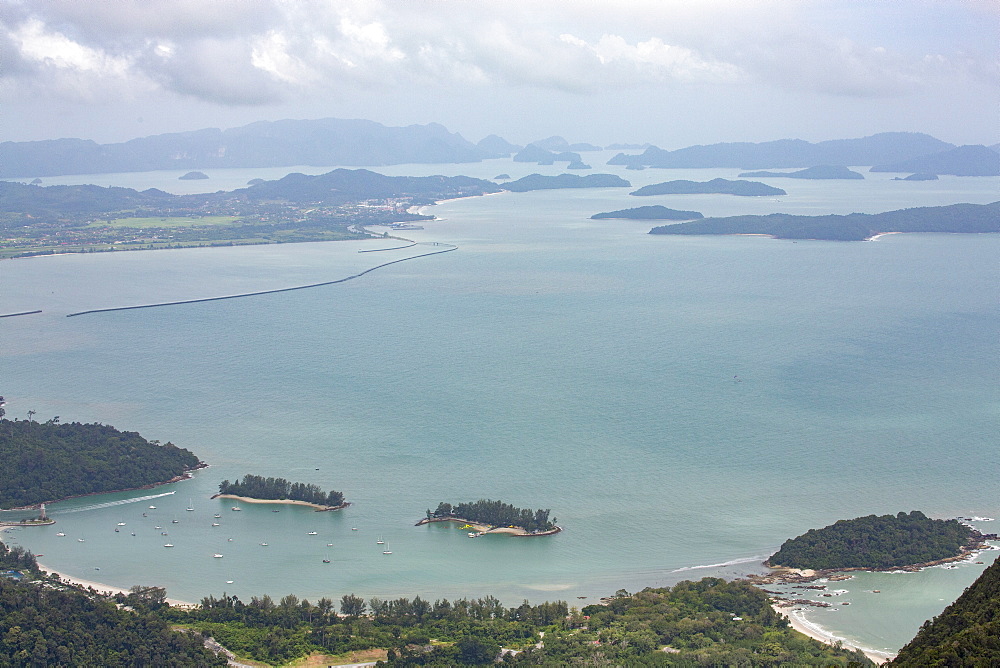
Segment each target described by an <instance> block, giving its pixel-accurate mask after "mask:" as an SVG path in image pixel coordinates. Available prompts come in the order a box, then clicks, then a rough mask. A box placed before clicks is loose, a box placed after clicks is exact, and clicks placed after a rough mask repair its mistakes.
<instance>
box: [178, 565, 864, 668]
mask: <svg viewBox="0 0 1000 668" xmlns="http://www.w3.org/2000/svg"><path fill="white" fill-rule="evenodd" d="M337 607H338V606H337V605H336V604H335V602H334V601H332V600H331V599H328V598H323V599H320V600H319V601H317V602H316V603H315V604H313V603H310V602H309V601H307V600H299V599H298V598H297V597H296V596H293V595H289V596H285V597H284V598H282V599H281V600H280V601H278V602H275V601H274V600H272V599H271V598H269V597H267V596H263V597H260V598H258V597H254V598H253V599H251V601H250V602H249V603H244V602H242V601H241V600H240V599H239V598H237V597H235V596H226V595H223V596H222V597H221V598H215V597H211V596H210V597H207V598H205V599H203V601H202V607H201V608H200V609H197V610H191V611H185V610H179V609H175V608H170V609H163V610H162V614H163V616H164V617H165V618H167V619H169V620H170V621H173V622H177V623H182V624H185V625H189V626H190V627H191V628H194V629H198V630H200V631H202V632H203V633H206V634H210V635H212V636H213V637H214V638H216V639H217V640H219V641H220V642H221V643H222V644H223V645H225V646H226V647H227V648H229V649H230V650H233V651H235V652H237V653H238V654H239V655H240V656H245V657H248V658H253V659H255V660H257V661H267V662H269V663H278V662H287V661H289V660H292V659H294V658H296V657H299V656H304V655H307V654H309V653H311V652H323V653H326V654H333V655H336V654H344V653H346V652H350V651H355V650H364V649H370V648H383V649H388V650H389V654H388V664H389V665H392V666H412V665H427V666H455V665H482V664H492V663H494V661H495V659H496V657H497V656H498V655H499V653H500V649H501V647H502V648H504V649H513V650H516V651H518V652H519V653H518V654H516V655H515V656H507V657H505V658H504V661H503V663H504V665H549V666H556V665H567V664H578V665H623V664H627V665H637V666H638V665H675V666H696V665H702V666H708V665H713V666H714V665H734V666H735V665H742V666H751V665H753V666H781V665H796V666H813V665H815V666H847V665H850V664H851V662H855V664H856V665H871V664H870V662H869V661H868V660H867V659H865V658H864V657H863V656H862V655H859V654H857V653H852V652H847V651H845V650H841V649H835V648H832V647H828V646H826V645H822V644H820V643H818V642H816V641H814V640H812V639H810V638H807V637H805V636H803V635H800V634H798V633H796V632H795V631H792V630H791V629H790V628H788V626H787V622H786V621H785V620H784V619H783V618H782V617H780V616H778V615H777V614H776V613H775V612H774V611H773V610H772V609H771V607H770V605H769V604H768V598H767V595H766V594H764V593H763V592H761V591H759V590H758V589H756V588H755V587H753V586H751V585H749V584H747V583H745V582H726V581H724V580H721V579H718V578H705V579H703V580H701V581H700V582H681V583H679V584H677V585H675V586H674V587H672V588H666V589H647V590H644V591H642V592H639V593H637V594H634V595H630V594H628V592H624V591H620V592H618V594H617V595H616V596H615V597H614V598H613V599H611V600H609V601H608V604H607V605H590V606H587V607H585V608H584V609H583V610H582V611H578V610H576V609H573V610H570V609H568V607H567V605H566V603H563V602H556V603H542V604H540V605H530V604H528V603H527V602H525V603H523V604H521V605H520V606H517V607H512V608H507V607H504V606H503V605H502V604H501V603H500V602H499V601H498V600H497V599H495V598H492V597H487V598H483V599H476V600H465V599H461V600H456V601H448V600H438V601H434V602H433V603H432V602H430V601H426V600H424V599H422V598H420V597H419V596H418V597H415V598H413V599H406V598H401V599H396V600H382V599H377V598H373V599H370V600H368V601H365V600H364V599H363V598H361V597H358V596H355V595H353V594H348V595H345V596H343V597H342V598H341V599H340V601H339V612H340V614H339V615H337V614H335V613H336V612H337ZM539 632H544V636H541V635H540V633H539ZM432 639H433V640H432ZM664 646H669V647H670V648H671V650H670V651H663V650H662V648H663V647H664Z"/></svg>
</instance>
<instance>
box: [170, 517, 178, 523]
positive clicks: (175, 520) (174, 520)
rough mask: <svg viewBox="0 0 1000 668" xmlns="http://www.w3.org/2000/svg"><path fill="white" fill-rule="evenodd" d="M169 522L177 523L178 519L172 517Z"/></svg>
mask: <svg viewBox="0 0 1000 668" xmlns="http://www.w3.org/2000/svg"><path fill="white" fill-rule="evenodd" d="M170 523H171V524H178V523H180V520H179V519H177V518H174V519H172V520H170Z"/></svg>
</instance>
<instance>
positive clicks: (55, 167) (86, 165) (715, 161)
mask: <svg viewBox="0 0 1000 668" xmlns="http://www.w3.org/2000/svg"><path fill="white" fill-rule="evenodd" d="M600 148H601V147H599V146H594V145H592V144H586V143H576V144H570V143H569V142H567V141H566V140H565V139H563V138H562V137H558V136H556V137H549V138H547V139H542V140H539V141H537V142H532V143H531V144H529V145H528V146H527V147H521V146H518V145H516V144H512V143H510V142H508V141H506V140H505V139H503V138H502V137H499V136H497V135H490V136H488V137H486V138H484V139H482V140H481V141H480V142H479V143H478V144H473V143H472V142H470V141H468V140H466V139H465V138H464V137H462V136H461V135H460V134H458V133H453V132H450V131H448V129H447V128H445V127H444V126H442V125H439V124H436V123H431V124H428V125H409V126H406V127H389V126H385V125H382V124H381V123H376V122H374V121H366V120H343V119H336V118H325V119H319V120H283V121H273V122H272V121H260V122H257V123H251V124H250V125H245V126H242V127H238V128H231V129H228V130H220V129H217V128H209V129H203V130H195V131H191V132H180V133H171V134H161V135H153V136H149V137H141V138H137V139H132V140H130V141H127V142H122V143H117V144H98V143H96V142H94V141H91V140H85V139H53V140H46V141H33V142H3V143H0V178H13V177H22V178H26V177H27V178H33V177H42V176H58V175H64V174H95V173H111V172H134V171H152V170H164V169H185V170H187V169H194V168H197V169H211V168H226V167H282V166H293V165H314V166H328V165H342V166H357V167H360V166H366V167H373V166H383V165H393V164H406V163H423V164H436V163H465V162H478V161H480V160H484V159H489V158H498V157H509V156H510V155H511V154H514V153H516V154H517V156H516V158H515V159H516V160H518V161H523V162H539V163H541V164H552V163H553V162H561V161H566V162H568V163H570V165H569V167H570V168H576V169H585V168H589V166H588V165H585V164H583V163H582V162H581V161H580V155H579V152H581V151H593V150H598V149H600ZM608 164H612V165H625V166H627V167H631V168H634V169H641V168H645V167H664V168H703V167H735V168H743V169H760V168H808V167H815V166H817V165H840V166H847V165H875V166H876V167H875V168H874V169H873V170H872V171H900V172H908V171H914V172H916V171H920V172H926V173H940V174H958V175H961V176H981V175H996V174H1000V153H998V152H997V147H996V146H993V147H985V146H962V147H956V146H954V145H953V144H949V143H947V142H943V141H940V140H938V139H935V138H934V137H931V136H930V135H926V134H920V133H910V132H888V133H881V134H876V135H872V136H870V137H863V138H858V139H839V140H832V141H824V142H818V143H810V142H806V141H802V140H798V139H781V140H777V141H771V142H763V143H749V142H740V143H721V144H711V145H704V146H690V147H687V148H681V149H677V150H674V151H667V150H663V149H660V148H657V147H655V146H649V147H647V148H646V149H645V151H643V152H642V153H639V154H633V155H628V154H625V153H619V154H618V155H616V156H615V157H614V158H612V159H611V160H610V161H609V162H608Z"/></svg>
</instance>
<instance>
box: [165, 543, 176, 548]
mask: <svg viewBox="0 0 1000 668" xmlns="http://www.w3.org/2000/svg"><path fill="white" fill-rule="evenodd" d="M173 546H174V544H173V543H164V544H163V547H173Z"/></svg>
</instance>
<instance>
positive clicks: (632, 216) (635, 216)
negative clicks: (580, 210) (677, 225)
mask: <svg viewBox="0 0 1000 668" xmlns="http://www.w3.org/2000/svg"><path fill="white" fill-rule="evenodd" d="M704 217H705V216H703V215H702V214H701V213H699V212H698V211H683V210H680V209H668V208H667V207H665V206H660V205H659V204H654V205H653V206H637V207H635V208H632V209H620V210H618V211H606V212H604V213H595V214H594V215H593V216H591V217H590V219H591V220H605V219H607V218H622V219H626V220H698V219H700V218H704Z"/></svg>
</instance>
